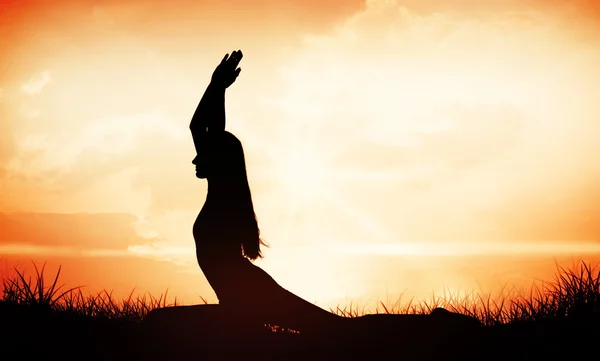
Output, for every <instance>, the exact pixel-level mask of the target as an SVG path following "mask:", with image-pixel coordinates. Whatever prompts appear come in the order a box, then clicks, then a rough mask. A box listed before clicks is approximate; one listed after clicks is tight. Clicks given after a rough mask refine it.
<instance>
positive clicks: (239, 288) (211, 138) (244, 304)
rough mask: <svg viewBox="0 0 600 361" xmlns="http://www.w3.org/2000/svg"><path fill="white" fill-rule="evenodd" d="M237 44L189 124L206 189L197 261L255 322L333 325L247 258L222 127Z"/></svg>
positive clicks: (250, 243) (251, 218) (249, 239)
mask: <svg viewBox="0 0 600 361" xmlns="http://www.w3.org/2000/svg"><path fill="white" fill-rule="evenodd" d="M241 58H242V52H241V51H239V50H238V51H234V52H233V53H232V54H231V56H229V54H226V55H225V57H224V58H223V60H222V61H221V63H220V64H219V65H218V66H217V68H216V69H215V71H214V73H213V75H212V78H211V82H210V84H209V86H208V88H207V89H206V91H205V93H204V95H203V97H202V99H201V101H200V104H199V105H198V108H197V109H196V112H195V113H194V116H193V118H192V121H191V124H190V130H191V132H192V137H193V140H194V145H195V147H196V152H197V155H196V157H195V158H194V160H193V161H192V163H193V164H195V165H196V177H198V178H201V179H206V180H207V181H208V194H207V196H206V201H205V203H204V206H203V207H202V210H201V211H200V213H199V214H198V217H197V219H196V222H195V223H194V227H193V235H194V239H195V243H196V256H197V259H198V264H199V265H200V268H201V269H202V272H203V273H204V275H205V276H206V279H207V280H208V282H209V283H210V285H211V287H212V288H213V290H214V291H215V293H216V295H217V297H218V299H219V304H220V306H222V307H227V308H229V309H231V310H235V311H237V312H241V313H243V315H244V317H248V318H251V319H253V320H256V322H261V323H270V324H276V325H279V326H282V327H287V328H292V329H295V330H298V331H300V332H301V333H302V332H304V331H306V332H310V331H311V329H315V328H319V329H321V330H323V329H326V328H328V327H329V326H332V327H335V326H337V325H339V323H340V322H343V321H342V320H344V319H346V318H344V317H341V316H338V315H335V314H333V313H330V312H327V311H325V310H323V309H321V308H319V307H317V306H316V305H314V304H312V303H310V302H307V301H305V300H304V299H302V298H300V297H298V296H296V295H294V294H292V293H291V292H289V291H287V290H285V289H283V288H282V287H281V286H279V284H277V283H276V282H275V281H274V280H273V278H271V276H269V275H268V274H267V273H266V272H265V271H263V270H262V269H261V268H259V267H257V266H255V265H254V264H253V263H252V262H251V261H252V260H255V259H257V258H259V257H262V254H261V250H260V247H261V245H265V244H264V243H263V241H262V240H261V238H260V231H259V228H258V224H257V220H256V216H255V213H254V207H253V205H252V197H251V193H250V188H249V185H248V178H247V175H246V165H245V159H244V151H243V148H242V144H241V143H240V141H239V140H238V139H237V138H236V137H235V136H234V135H233V134H231V133H229V132H227V131H225V90H226V89H227V88H228V87H229V86H230V85H231V84H233V83H234V82H235V80H236V78H237V76H238V75H239V74H240V71H241V69H240V68H238V67H237V66H238V64H239V62H240V60H241Z"/></svg>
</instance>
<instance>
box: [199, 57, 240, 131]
mask: <svg viewBox="0 0 600 361" xmlns="http://www.w3.org/2000/svg"><path fill="white" fill-rule="evenodd" d="M242 56H243V54H242V52H241V50H237V51H233V53H231V56H229V54H225V57H224V58H223V60H221V63H220V64H219V65H218V66H217V68H216V69H215V71H214V72H213V75H212V78H211V81H210V84H209V85H208V87H207V88H206V91H205V92H204V95H203V96H202V99H201V100H200V103H199V104H198V107H197V108H196V111H195V112H194V116H193V117H192V121H191V122H190V130H191V131H192V134H193V133H205V132H214V131H224V130H225V89H227V88H228V87H229V86H230V85H231V84H233V82H235V79H236V78H237V77H238V75H239V74H240V71H241V70H242V69H241V68H238V67H237V66H238V64H239V62H240V60H242Z"/></svg>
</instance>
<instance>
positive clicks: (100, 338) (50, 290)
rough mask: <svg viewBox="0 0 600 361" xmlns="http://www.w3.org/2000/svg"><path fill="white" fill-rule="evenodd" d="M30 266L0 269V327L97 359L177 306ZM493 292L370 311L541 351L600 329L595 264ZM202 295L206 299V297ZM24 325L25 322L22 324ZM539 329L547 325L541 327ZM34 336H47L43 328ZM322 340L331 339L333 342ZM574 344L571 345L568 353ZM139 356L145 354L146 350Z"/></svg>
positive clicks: (349, 309) (342, 311)
mask: <svg viewBox="0 0 600 361" xmlns="http://www.w3.org/2000/svg"><path fill="white" fill-rule="evenodd" d="M34 269H35V274H34V275H33V278H32V277H30V276H27V275H26V273H25V272H24V271H21V270H18V269H14V271H15V272H14V275H4V277H3V281H2V294H1V298H0V320H3V321H2V324H3V327H2V329H3V331H2V332H5V333H6V332H12V331H14V330H17V329H19V327H21V328H24V327H36V326H35V325H37V324H39V325H42V324H43V325H45V326H43V327H50V329H54V330H57V331H60V332H59V333H61V334H63V335H65V334H67V335H71V336H69V337H70V338H71V339H73V341H74V342H78V343H79V345H80V347H84V346H81V345H83V344H82V342H83V341H82V340H81V339H79V338H78V337H84V336H81V335H86V336H85V337H87V340H88V341H89V342H92V344H93V345H95V346H93V347H90V346H89V345H88V346H85V350H87V351H88V352H89V351H90V348H91V349H93V350H96V352H97V353H98V355H102V356H98V357H99V358H98V359H103V358H102V357H107V356H108V355H112V356H110V357H109V358H111V359H125V358H127V357H135V355H137V353H136V352H137V351H135V350H136V349H137V347H136V346H134V345H140V342H141V343H142V344H143V341H140V338H139V337H138V336H139V335H138V333H139V328H138V326H139V325H141V324H142V322H141V321H142V320H143V319H144V317H145V316H146V315H147V314H148V313H149V312H150V311H152V310H155V309H158V308H165V307H170V306H177V305H178V302H177V299H176V298H174V299H173V301H169V300H168V297H167V293H168V291H167V292H165V293H164V294H161V295H159V296H158V297H154V296H152V295H150V294H144V295H138V296H135V297H134V291H132V292H131V293H130V294H129V296H128V297H127V298H125V299H124V300H120V301H118V300H116V299H115V298H114V297H113V296H112V292H109V291H102V292H99V293H96V294H90V295H84V293H83V290H82V287H74V288H68V289H65V286H64V285H59V283H58V280H59V276H60V270H61V268H60V267H59V269H58V271H57V272H56V274H55V275H54V276H53V277H51V278H49V280H50V281H48V280H46V275H45V273H44V271H45V264H44V265H43V266H42V267H41V268H38V267H37V266H36V265H35V264H34ZM499 294H500V295H503V296H496V297H492V296H491V295H490V294H487V295H482V294H476V293H474V292H473V293H468V294H463V296H461V297H459V296H458V295H456V294H454V295H453V294H450V293H447V294H444V295H443V296H435V295H434V296H432V297H431V299H430V300H426V301H423V302H417V301H415V300H414V299H410V300H408V302H405V303H403V302H401V301H402V300H401V298H400V299H398V300H396V302H393V303H391V302H385V303H384V302H380V303H379V305H378V307H377V308H376V309H375V310H374V312H373V313H374V314H430V313H431V312H432V310H434V309H436V308H437V307H443V308H445V309H448V310H450V311H452V312H457V313H461V314H464V315H469V316H474V317H476V318H477V319H478V320H480V321H481V322H482V324H483V326H484V327H483V328H482V330H483V332H486V330H491V331H494V332H493V333H491V335H493V337H492V340H494V339H495V340H497V341H498V342H502V343H506V342H507V341H506V340H507V338H509V339H512V338H511V337H512V335H514V337H515V340H516V339H517V338H518V339H519V340H523V341H522V342H524V343H527V344H528V346H527V347H530V348H531V347H534V346H535V345H538V346H539V345H540V342H541V347H542V349H543V348H544V347H545V346H547V347H550V346H553V344H554V343H555V342H556V340H555V338H556V337H558V336H552V335H563V336H561V337H568V335H575V334H577V335H579V333H577V332H575V331H576V330H578V329H580V330H581V332H583V333H584V335H585V334H587V335H589V336H590V337H592V336H593V337H596V336H598V332H599V329H600V327H599V326H600V269H599V267H598V266H594V265H592V264H590V263H587V262H583V261H580V262H579V263H577V264H574V265H573V266H572V267H571V268H564V267H561V266H559V265H557V272H556V274H555V277H554V279H553V280H550V281H539V282H538V283H536V284H534V285H533V286H532V288H531V289H530V290H529V292H527V293H524V292H519V291H518V290H516V289H515V288H512V289H509V288H508V287H505V288H504V289H503V290H502V291H501V292H500V293H499ZM201 299H202V298H201ZM202 300H203V302H204V303H206V301H205V300H204V299H202ZM332 312H334V313H337V314H338V315H343V316H346V317H360V316H364V315H366V314H367V312H368V310H367V309H366V308H362V309H361V308H360V307H358V306H357V305H352V304H350V305H348V306H346V307H340V306H338V307H337V309H335V310H332ZM61 315H62V316H61ZM40 320H43V321H40ZM73 320H78V321H76V322H75V321H73ZM563 321H564V322H563ZM73 322H75V323H73ZM565 322H566V323H565ZM23 324H27V325H29V326H23ZM48 325H49V326H48ZM82 325H83V326H82ZM511 326H512V328H511ZM40 327H42V326H40ZM207 327H208V325H207ZM267 329H268V330H266V331H265V335H266V334H267V333H268V334H271V335H273V336H265V335H263V336H261V337H271V338H270V339H268V342H267V341H265V342H267V343H271V344H276V343H278V342H281V343H282V344H285V345H289V342H290V341H289V339H282V338H277V337H283V336H276V335H277V334H279V335H281V334H282V333H281V332H279V331H282V329H281V328H278V327H277V326H269V327H267ZM77 330H79V331H77ZM540 330H541V331H540ZM543 330H553V331H552V332H550V331H547V332H543ZM267 331H275V332H267ZM65 332H66V333H65ZM284 333H285V334H287V335H288V336H285V337H292V338H293V337H295V335H293V334H291V333H289V332H287V333H286V332H284ZM524 334H531V335H532V336H531V337H534V336H535V337H537V338H536V340H537V341H535V342H537V343H535V342H534V341H531V340H530V339H528V338H524V336H523V335H524ZM11 335H13V333H11ZM564 335H567V336H564ZM3 336H6V335H3ZM39 337H50V336H49V335H48V334H42V335H41V336H39ZM461 337H462V336H461ZM465 337H466V336H465ZM540 337H544V339H542V340H541V341H540V340H539V338H540ZM553 337H554V338H553ZM573 337H575V336H573ZM578 337H580V336H578ZM581 337H583V336H581ZM545 338H548V339H547V341H544V340H545ZM0 339H2V340H3V341H0V343H5V342H8V344H5V345H0V348H2V349H6V348H7V347H8V349H11V348H10V347H9V345H11V342H12V346H14V347H17V346H15V345H16V344H15V343H14V342H15V340H17V341H18V342H20V343H21V345H20V346H19V347H21V348H20V349H22V347H25V349H27V346H26V345H29V346H35V345H34V344H33V342H39V341H33V340H34V339H35V337H33V338H32V336H31V335H29V336H25V335H22V336H14V335H13V336H12V338H11V337H8V338H6V337H2V338H0ZM11 340H12V341H11ZM61 340H62V342H63V343H64V342H68V341H69V338H67V339H64V338H61ZM261 340H263V341H264V340H266V339H261ZM286 340H287V341H286ZM395 340H396V341H394V342H396V344H398V346H399V347H400V346H401V345H404V343H403V339H402V338H396V339H395ZM526 340H529V341H526ZM324 341H325V342H331V340H324ZM28 342H32V343H31V344H29V343H28ZM136 342H138V343H136ZM206 342H207V343H210V342H211V341H209V340H206ZM342 342H343V341H342ZM364 342H368V341H367V340H366V339H364ZM515 342H516V341H515ZM573 342H575V341H573ZM348 343H349V344H351V343H354V344H356V341H352V340H348ZM410 344H412V343H410ZM334 345H336V346H335V347H341V348H342V349H343V347H344V346H339V345H340V344H339V341H338V343H335V344H334ZM342 345H343V343H342ZM478 345H480V346H481V345H488V343H483V342H479V343H478ZM213 346H214V345H213ZM230 346H231V347H235V346H236V345H235V344H231V345H230ZM538 346H535V347H538ZM282 347H283V346H282ZM290 347H291V346H290ZM381 347H383V346H381ZM402 347H405V346H402ZM481 347H483V346H481ZM34 348H35V347H34ZM82 350H83V349H82ZM123 350H127V351H123ZM576 350H577V348H576V349H574V350H572V351H576ZM138 351H139V350H138ZM36 352H37V351H36ZM40 355H41V354H40ZM44 355H46V354H44ZM355 355H357V354H355ZM144 357H148V355H145V356H144ZM313 357H314V355H313ZM357 357H358V356H357ZM461 357H463V356H461ZM62 359H64V358H62ZM92 359H95V358H92ZM150 359H152V357H150ZM258 359H260V358H258ZM313 359H314V358H313ZM408 359H411V358H408ZM450 359H451V357H450Z"/></svg>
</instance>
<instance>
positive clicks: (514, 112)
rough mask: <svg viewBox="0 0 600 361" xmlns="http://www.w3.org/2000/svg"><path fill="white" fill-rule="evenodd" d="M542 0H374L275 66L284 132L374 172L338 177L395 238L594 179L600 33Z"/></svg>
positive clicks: (477, 233)
mask: <svg viewBox="0 0 600 361" xmlns="http://www.w3.org/2000/svg"><path fill="white" fill-rule="evenodd" d="M534 3H535V2H533V1H532V2H528V3H527V4H524V3H523V2H516V1H509V2H501V1H497V2H493V4H491V5H490V6H487V5H484V4H483V2H482V3H481V4H478V5H475V6H471V5H472V4H471V2H463V3H462V4H463V6H461V5H460V4H458V5H456V6H455V5H454V4H453V5H452V6H449V4H446V5H444V4H442V2H439V1H437V2H436V1H423V2H421V1H419V2H415V1H412V2H411V1H409V2H402V1H367V2H366V4H365V8H364V9H363V10H362V11H360V12H357V13H356V14H354V15H353V16H351V17H349V18H348V19H347V20H346V21H343V22H341V23H339V24H338V25H337V26H336V27H335V28H333V29H332V30H331V31H330V32H327V33H321V34H310V35H307V36H306V37H305V38H304V39H305V41H304V46H303V47H299V48H298V49H297V50H296V52H295V53H294V54H295V55H294V59H293V60H292V61H290V62H289V63H288V64H286V65H284V66H282V67H280V68H279V72H278V74H279V76H280V78H281V82H282V86H281V87H280V88H279V89H278V93H277V94H273V95H272V97H271V99H269V104H270V105H271V106H272V107H273V108H274V109H276V111H279V112H281V113H282V114H283V115H282V117H283V118H285V119H287V120H288V123H286V125H287V126H289V128H290V134H293V136H290V138H289V139H288V138H285V141H288V142H289V143H290V144H295V143H294V142H298V139H307V138H309V139H311V144H317V145H318V146H319V149H320V151H322V152H323V157H327V156H331V163H330V166H331V167H330V171H331V172H336V171H337V170H339V171H340V173H342V172H345V171H346V170H347V169H348V168H349V169H351V170H354V171H355V172H354V174H355V175H356V177H357V178H358V177H359V176H360V173H361V172H362V173H363V174H364V176H361V178H360V179H366V178H369V176H370V175H374V176H373V177H371V178H370V181H365V180H361V181H360V182H358V181H357V182H356V183H355V184H354V185H349V184H350V182H352V180H351V179H350V180H348V184H343V185H340V186H338V187H337V189H338V190H339V191H340V192H345V193H344V194H343V197H345V198H346V200H347V201H348V203H349V204H353V205H354V206H355V207H356V208H357V209H362V210H363V213H365V214H370V215H372V217H373V218H374V219H377V220H378V221H379V222H380V223H383V224H384V225H385V227H386V228H387V229H388V230H392V231H391V232H390V233H391V234H392V237H393V238H396V239H419V240H423V239H424V240H427V239H439V238H453V239H456V238H460V239H467V238H468V239H481V238H482V237H486V236H487V235H489V234H490V230H491V229H496V228H497V227H501V226H502V224H504V223H503V221H502V220H500V219H498V220H497V223H495V224H494V225H491V224H490V223H487V222H486V223H485V225H483V224H479V223H477V221H475V220H474V217H473V214H474V213H477V212H478V211H482V210H485V209H487V210H491V209H496V207H499V208H502V209H505V210H506V209H510V207H511V206H510V205H506V204H504V203H503V202H504V201H505V200H508V202H509V203H510V204H512V206H515V207H517V205H518V204H519V202H518V197H519V196H520V195H522V194H527V192H529V191H533V190H539V191H540V192H549V191H551V190H552V189H554V188H555V187H561V189H565V192H567V191H566V190H567V189H571V190H573V189H575V188H576V187H577V186H576V183H574V182H575V180H576V179H577V178H579V179H589V180H590V181H592V180H593V179H597V176H596V175H595V174H597V171H599V170H600V168H599V165H600V160H599V158H598V154H600V153H599V152H598V151H597V149H598V148H597V144H600V138H598V134H600V133H598V124H597V122H595V121H594V120H593V119H597V118H598V116H600V108H598V107H597V104H596V103H597V101H596V100H594V97H593V96H592V94H597V93H598V90H599V89H600V88H599V86H598V84H600V77H599V73H598V72H597V71H596V64H597V63H598V61H600V52H599V51H598V49H599V45H600V44H599V43H598V41H597V39H594V38H592V37H590V36H589V34H591V33H590V29H591V28H590V27H589V25H590V24H589V23H569V22H568V21H567V19H569V18H570V17H571V18H572V16H576V12H575V11H573V9H570V10H569V7H568V6H567V3H566V2H554V3H553V4H549V5H548V6H546V7H543V6H534V5H536V4H534ZM436 4H439V5H440V7H437V6H436ZM485 4H487V2H486V3H485ZM537 5H540V4H537ZM581 5H582V4H579V3H577V4H576V5H575V8H577V7H580V6H581ZM580 8H581V7H580ZM586 34H587V35H586ZM274 127H280V128H282V127H283V128H284V127H285V125H274ZM336 167H337V168H338V169H336ZM339 168H343V169H339ZM386 171H387V172H386ZM378 172H379V173H381V174H382V177H381V178H379V179H377V176H376V175H377V174H378ZM384 175H385V177H384ZM388 176H389V177H388ZM394 177H395V178H394ZM363 193H364V194H365V196H364V197H363V196H362V195H361V194H363ZM366 194H368V196H367V195H366ZM570 202H571V203H570V204H571V206H574V205H576V204H577V202H580V200H574V199H573V200H571V201H570ZM500 204H502V206H500ZM536 207H543V206H541V205H537V206H536ZM499 208H498V209H499ZM553 212H555V210H553ZM523 217H524V222H529V223H530V224H532V225H534V226H532V228H531V229H532V232H538V236H540V237H541V235H542V233H539V231H540V227H539V225H536V223H537V222H538V220H536V219H535V216H533V213H531V214H530V215H523ZM552 217H558V218H556V219H560V217H559V216H558V213H556V212H555V213H554V215H553V216H552ZM548 219H550V218H548ZM565 221H568V220H567V219H565ZM541 223H543V221H540V224H541ZM432 224H435V227H432V226H431V225H432ZM513 229H514V228H513ZM533 229H537V231H533ZM544 234H545V235H547V233H544ZM522 235H523V233H522V232H521V233H519V232H515V233H514V234H513V236H514V237H519V236H522ZM563 235H565V234H564V233H563ZM506 238H508V239H510V238H511V237H510V235H509V234H505V239H506ZM584 238H586V237H584ZM538 239H539V237H538ZM563 239H568V237H567V238H563ZM586 239H587V238H586Z"/></svg>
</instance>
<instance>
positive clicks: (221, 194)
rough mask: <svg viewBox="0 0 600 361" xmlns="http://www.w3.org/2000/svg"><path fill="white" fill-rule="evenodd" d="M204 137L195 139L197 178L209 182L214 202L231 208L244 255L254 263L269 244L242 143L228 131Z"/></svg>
mask: <svg viewBox="0 0 600 361" xmlns="http://www.w3.org/2000/svg"><path fill="white" fill-rule="evenodd" d="M202 138H204V139H198V138H195V139H194V140H195V144H196V152H197V155H196V157H195V158H194V160H193V161H192V163H193V164H195V165H196V177H198V178H205V179H207V180H208V181H209V196H210V197H211V199H212V200H213V201H216V202H218V203H220V204H221V205H222V206H224V207H227V208H229V209H230V212H228V214H229V215H230V216H231V217H232V219H231V220H232V221H234V222H235V225H232V227H235V228H236V230H237V231H238V232H237V234H238V235H239V237H240V238H241V243H242V244H241V245H242V253H243V255H244V256H245V257H247V258H249V259H251V260H254V259H256V258H258V257H262V254H261V251H260V245H261V244H262V245H265V246H266V244H265V243H264V242H263V241H262V240H261V239H260V230H259V229H258V223H257V221H256V216H255V214H254V206H253V204H252V196H251V193H250V187H249V185H248V176H247V173H246V161H245V157H244V150H243V147H242V143H241V142H240V141H239V140H238V139H237V138H236V137H235V136H234V135H233V134H231V133H229V132H227V131H223V132H218V133H216V134H215V133H204V134H203V135H202Z"/></svg>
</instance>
